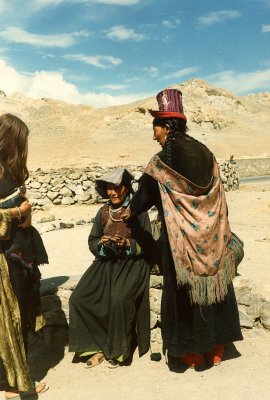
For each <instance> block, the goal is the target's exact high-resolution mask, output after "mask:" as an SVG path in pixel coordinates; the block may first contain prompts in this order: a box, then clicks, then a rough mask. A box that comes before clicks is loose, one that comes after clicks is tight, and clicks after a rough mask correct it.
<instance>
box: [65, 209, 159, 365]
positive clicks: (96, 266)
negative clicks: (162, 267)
mask: <svg viewBox="0 0 270 400" xmlns="http://www.w3.org/2000/svg"><path fill="white" fill-rule="evenodd" d="M106 207H107V209H106ZM107 210H108V206H107V205H105V206H103V207H102V208H101V209H100V210H99V212H98V213H97V215H96V217H95V221H94V224H93V227H92V230H91V232H90V235H89V239H88V244H89V249H90V251H91V252H92V253H93V254H94V255H95V260H94V262H93V263H92V265H91V266H90V267H89V268H88V270H87V271H86V272H85V273H84V275H83V276H82V278H81V279H80V281H79V283H78V285H77V286H76V288H75V290H74V292H73V294H72V295H71V297H70V303H69V310H70V321H69V322H70V338H69V349H70V351H74V352H77V353H81V352H98V351H102V352H103V353H104V354H105V357H106V358H107V359H113V358H117V357H118V356H120V355H122V356H123V358H124V359H126V358H127V357H129V356H130V355H131V354H132V350H133V343H134V340H135V342H137V344H138V349H139V354H140V356H141V355H143V354H144V353H146V352H147V351H148V349H149V345H150V307H149V270H150V267H149V262H148V258H149V256H150V255H149V250H150V249H152V248H153V246H152V244H153V242H152V237H151V234H150V232H151V227H150V221H149V218H148V214H147V213H143V214H142V215H141V216H140V217H139V218H138V219H137V218H136V219H134V221H133V222H132V223H131V224H130V227H128V229H126V227H125V224H124V223H123V222H115V223H113V222H112V221H110V222H111V225H110V227H109V231H110V232H111V235H112V236H113V232H115V233H117V230H118V227H119V228H120V233H122V236H123V233H124V232H125V231H126V233H128V231H129V232H130V235H129V241H130V244H131V247H130V250H129V251H128V253H129V254H127V253H126V251H125V250H123V251H120V252H119V253H116V252H115V251H114V250H115V249H114V248H113V247H111V248H110V247H107V246H102V245H101V243H100V239H101V237H102V236H103V235H104V234H108V233H107V232H105V233H104V226H105V224H106V221H105V222H104V221H103V219H104V215H105V218H106V213H107ZM107 227H108V225H107ZM101 247H102V249H101Z"/></svg>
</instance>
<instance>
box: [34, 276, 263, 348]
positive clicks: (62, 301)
mask: <svg viewBox="0 0 270 400" xmlns="http://www.w3.org/2000/svg"><path fill="white" fill-rule="evenodd" d="M79 279H80V276H71V277H54V278H49V279H44V280H43V281H42V285H41V296H42V297H41V300H42V311H43V314H44V316H45V319H46V325H45V327H44V328H43V330H44V336H45V339H46V341H47V342H48V343H51V342H53V340H54V336H55V335H56V334H57V335H59V334H60V332H61V330H62V334H60V336H61V337H63V338H66V339H67V333H68V323H69V306H68V303H69V297H70V295H71V293H72V292H73V290H74V289H75V287H76V285H77V283H78V281H79ZM233 284H234V290H235V294H236V300H237V304H238V309H239V315H240V324H241V328H242V329H244V330H245V329H248V330H251V329H266V330H270V302H269V301H268V300H266V299H265V298H263V297H262V296H260V295H259V294H257V293H255V292H254V290H253V284H252V282H251V281H250V280H249V279H248V278H245V277H243V276H240V275H239V276H236V277H235V279H234V282H233ZM162 288H163V278H162V276H159V275H151V277H150V290H149V295H150V310H151V311H150V328H151V343H152V346H151V347H152V349H153V348H155V347H156V348H161V344H162V338H161V318H160V308H161V296H162Z"/></svg>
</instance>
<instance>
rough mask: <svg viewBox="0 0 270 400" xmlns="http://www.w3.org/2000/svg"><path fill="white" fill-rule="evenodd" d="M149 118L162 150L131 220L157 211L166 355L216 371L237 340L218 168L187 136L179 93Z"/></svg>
mask: <svg viewBox="0 0 270 400" xmlns="http://www.w3.org/2000/svg"><path fill="white" fill-rule="evenodd" d="M157 101H158V105H159V111H150V113H151V114H152V116H153V117H154V120H153V130H154V140H156V141H157V142H158V143H159V144H160V145H161V147H162V150H161V152H159V153H158V154H156V155H155V156H154V157H153V158H152V159H151V161H150V162H149V164H148V166H147V167H146V170H145V173H144V174H143V176H142V178H141V184H140V187H139V189H138V191H137V192H136V193H135V195H134V197H133V199H132V200H131V205H130V215H129V213H127V215H126V216H125V217H124V219H125V220H128V219H129V218H130V217H131V218H132V217H133V216H137V215H139V214H140V213H141V212H145V211H146V210H148V209H149V208H150V207H152V206H153V205H155V206H156V207H157V209H158V211H159V216H160V219H161V241H162V251H161V254H162V256H161V260H160V263H161V269H162V272H163V276H164V287H163V297H162V304H161V323H162V337H163V345H164V352H166V353H167V354H168V355H169V356H171V357H174V358H177V359H178V360H181V362H182V363H184V364H185V365H186V366H188V367H191V368H194V367H198V366H201V365H203V364H205V363H208V364H209V363H210V365H217V364H219V363H220V362H221V360H222V357H223V353H224V344H226V343H229V342H233V341H236V340H241V339H242V334H241V330H240V323H239V315H238V309H237V303H236V299H235V294H234V289H233V285H232V279H233V277H234V275H235V257H234V253H233V251H232V250H231V245H232V235H231V230H230V226H229V222H228V217H227V205H226V199H225V192H224V188H223V185H222V182H221V179H220V175H219V169H218V164H217V161H216V160H215V157H214V155H213V154H212V153H211V152H210V150H209V149H208V148H207V147H206V146H204V145H203V144H202V143H200V142H198V141H197V140H195V139H193V138H192V137H190V136H189V135H187V126H186V116H185V115H184V114H183V106H182V93H181V92H180V91H179V90H176V89H166V90H164V91H162V92H160V93H159V94H158V95H157Z"/></svg>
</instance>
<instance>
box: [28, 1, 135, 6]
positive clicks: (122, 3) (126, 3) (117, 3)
mask: <svg viewBox="0 0 270 400" xmlns="http://www.w3.org/2000/svg"><path fill="white" fill-rule="evenodd" d="M64 1H66V2H69V3H75V4H76V3H82V4H107V5H115V6H133V5H135V4H139V3H140V2H141V0H35V2H36V5H38V6H47V5H58V4H61V3H64Z"/></svg>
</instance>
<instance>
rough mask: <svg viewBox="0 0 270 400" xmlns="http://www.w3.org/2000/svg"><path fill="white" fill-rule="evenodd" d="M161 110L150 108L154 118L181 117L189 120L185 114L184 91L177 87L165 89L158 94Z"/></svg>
mask: <svg viewBox="0 0 270 400" xmlns="http://www.w3.org/2000/svg"><path fill="white" fill-rule="evenodd" d="M156 99H157V102H158V108H159V111H153V110H149V112H150V114H151V115H152V116H153V117H154V118H180V119H183V120H185V121H186V120H187V117H186V116H185V114H183V104H182V92H180V90H177V89H164V90H162V91H161V92H159V93H158V94H157V97H156Z"/></svg>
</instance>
